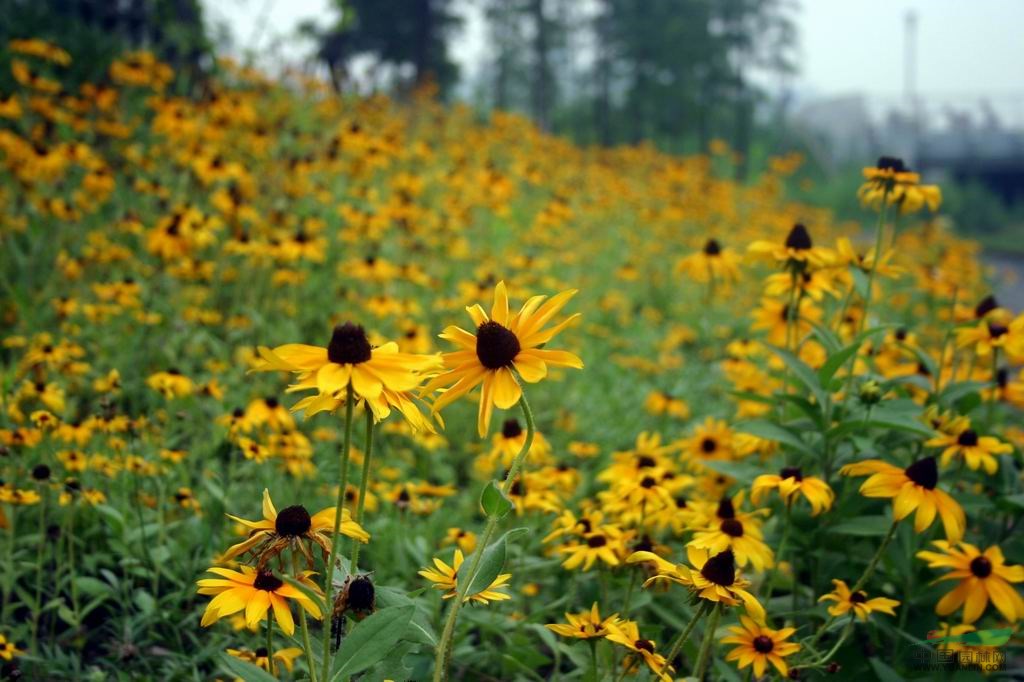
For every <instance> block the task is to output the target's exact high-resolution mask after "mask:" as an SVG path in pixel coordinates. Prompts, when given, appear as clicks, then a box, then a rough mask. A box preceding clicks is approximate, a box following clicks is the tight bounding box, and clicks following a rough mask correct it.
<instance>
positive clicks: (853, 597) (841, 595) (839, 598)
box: [818, 580, 900, 621]
mask: <svg viewBox="0 0 1024 682" xmlns="http://www.w3.org/2000/svg"><path fill="white" fill-rule="evenodd" d="M832 585H833V587H835V589H834V590H832V591H831V592H829V593H828V594H826V595H823V596H822V597H821V598H820V599H818V601H834V602H835V604H833V605H832V606H830V607H828V612H829V613H830V614H832V615H833V616H841V615H843V614H844V613H847V612H848V611H850V610H852V611H853V612H854V614H856V616H857V617H858V618H860V619H861V620H862V621H866V620H867V619H868V615H869V614H870V613H871V612H872V611H878V612H879V613H887V614H889V615H890V616H895V615H896V614H895V613H894V612H893V609H894V608H895V607H897V606H899V605H900V603H899V601H897V600H895V599H887V598H886V597H875V598H874V599H868V595H867V594H866V593H865V592H864V590H857V591H856V592H851V591H850V588H849V587H847V586H846V583H845V582H844V581H842V580H833V581H832Z"/></svg>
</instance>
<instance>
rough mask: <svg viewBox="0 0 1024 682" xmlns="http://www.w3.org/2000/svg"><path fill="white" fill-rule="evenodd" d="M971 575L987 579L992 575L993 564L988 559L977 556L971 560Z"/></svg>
mask: <svg viewBox="0 0 1024 682" xmlns="http://www.w3.org/2000/svg"><path fill="white" fill-rule="evenodd" d="M971 573H973V574H974V575H976V576H978V577H979V578H987V577H989V576H990V575H992V562H991V561H989V559H988V557H985V556H976V557H974V558H973V559H971Z"/></svg>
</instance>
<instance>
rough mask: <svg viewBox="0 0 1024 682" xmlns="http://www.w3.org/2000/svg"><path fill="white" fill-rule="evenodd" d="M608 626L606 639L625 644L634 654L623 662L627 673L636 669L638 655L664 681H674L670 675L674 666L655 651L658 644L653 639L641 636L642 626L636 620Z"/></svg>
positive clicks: (621, 644)
mask: <svg viewBox="0 0 1024 682" xmlns="http://www.w3.org/2000/svg"><path fill="white" fill-rule="evenodd" d="M607 628H608V634H607V635H605V639H607V640H608V641H609V642H614V643H615V644H618V645H620V646H624V647H626V649H628V650H629V651H631V652H632V656H627V657H626V659H625V660H623V662H622V665H623V668H624V669H625V672H626V673H629V672H633V671H635V670H636V664H635V660H636V657H639V658H642V659H643V661H644V663H646V664H647V667H648V668H650V670H651V672H652V673H654V674H655V675H656V676H657V678H658V679H659V680H661V681H662V682H671V681H672V676H671V675H669V671H671V670H672V669H673V668H672V666H670V665H669V664H668V661H666V660H665V657H664V656H662V655H661V654H659V653H656V652H655V648H656V647H657V645H656V644H655V643H654V642H653V641H651V640H649V639H644V638H643V637H641V636H640V628H639V627H638V626H637V624H636V622H635V621H632V620H627V621H620V622H619V623H610V624H609V625H608V626H607Z"/></svg>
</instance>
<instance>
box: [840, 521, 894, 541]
mask: <svg viewBox="0 0 1024 682" xmlns="http://www.w3.org/2000/svg"><path fill="white" fill-rule="evenodd" d="M890 526H892V521H891V520H890V519H888V518H886V517H884V516H854V517H853V518H852V519H846V520H845V521H840V522H839V523H837V524H836V525H834V526H832V528H831V532H833V533H838V534H839V535H857V536H862V537H875V536H882V535H885V534H886V533H888V532H889V527H890Z"/></svg>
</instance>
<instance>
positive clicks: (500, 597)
mask: <svg viewBox="0 0 1024 682" xmlns="http://www.w3.org/2000/svg"><path fill="white" fill-rule="evenodd" d="M464 560H465V557H464V556H463V554H462V550H461V549H456V550H455V556H454V557H453V558H452V565H451V566H449V565H448V564H446V563H445V562H443V561H441V560H440V559H438V558H437V557H434V566H435V567H436V570H435V569H433V568H424V569H422V570H420V571H419V574H420V575H421V576H423V577H424V578H426V579H427V580H429V581H430V582H432V583H434V589H437V590H444V591H445V593H444V594H443V595H442V597H443V598H444V599H451V598H452V597H454V596H455V595H457V594H458V591H459V581H458V575H459V569H460V568H462V563H463V561H464ZM511 577H512V574H511V573H502V574H501V575H499V576H498V577H497V578H495V579H494V580H493V581H492V582H491V584H490V585H488V586H487V587H485V588H484V589H482V590H480V591H479V592H477V593H475V594H467V595H466V596H465V597H463V599H462V601H463V603H465V602H468V601H470V600H472V601H475V602H478V603H480V604H487V603H488V602H492V601H504V600H506V599H511V598H512V597H511V595H509V594H507V593H506V592H501V591H500V590H503V589H505V588H506V587H507V586H508V585H507V583H508V581H509V579H510V578H511Z"/></svg>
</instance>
